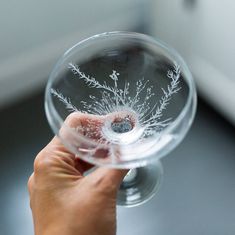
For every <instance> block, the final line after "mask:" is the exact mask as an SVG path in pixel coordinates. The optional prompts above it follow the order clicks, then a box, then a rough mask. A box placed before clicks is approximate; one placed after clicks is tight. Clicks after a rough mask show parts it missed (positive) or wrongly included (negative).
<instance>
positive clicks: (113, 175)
mask: <svg viewBox="0 0 235 235" xmlns="http://www.w3.org/2000/svg"><path fill="white" fill-rule="evenodd" d="M128 171H129V170H127V169H122V170H118V169H109V168H105V167H100V168H98V169H96V170H95V171H93V172H92V173H91V174H89V175H88V177H89V178H90V180H92V181H95V182H96V183H98V185H99V186H101V187H102V188H103V186H104V187H105V188H109V189H110V188H111V189H113V190H118V189H119V187H120V184H121V183H122V181H123V178H124V177H125V175H126V174H127V172H128Z"/></svg>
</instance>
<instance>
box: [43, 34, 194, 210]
mask: <svg viewBox="0 0 235 235" xmlns="http://www.w3.org/2000/svg"><path fill="white" fill-rule="evenodd" d="M196 101H197V99H196V89H195V85H194V81H193V78H192V75H191V73H190V71H189V69H188V67H187V65H186V64H185V62H184V61H183V59H182V58H181V57H180V56H179V54H178V53H177V52H176V51H175V50H173V49H172V48H170V47H169V46H168V45H166V44H165V43H163V42H160V41H159V40H156V39H154V38H151V37H150V36H147V35H144V34H139V33H132V32H108V33H102V34H99V35H95V36H92V37H90V38H88V39H85V40H83V41H81V42H78V43H77V44H76V45H74V46H73V47H72V48H70V49H69V50H68V51H67V52H65V54H64V55H63V56H62V57H61V58H60V60H59V61H58V63H57V64H56V66H55V67H54V69H53V71H52V73H51V75H50V78H49V81H48V84H47V87H46V93H45V110H46V115H47V118H48V121H49V124H50V126H51V128H52V130H53V131H54V133H55V134H57V135H58V136H59V138H60V139H61V140H62V142H63V144H64V145H65V146H66V147H67V148H68V149H69V150H70V151H71V152H73V153H74V154H75V155H76V156H77V157H79V158H80V159H82V160H84V161H86V162H89V163H92V164H94V165H97V166H106V167H112V168H119V169H122V168H126V169H131V170H129V172H128V174H127V176H126V177H125V178H124V180H123V183H122V184H121V186H120V190H119V192H118V201H117V203H118V204H119V205H125V206H136V205H139V204H141V203H143V202H145V201H147V200H149V199H150V198H151V197H152V196H153V195H154V194H155V193H156V192H157V190H158V189H159V185H160V183H161V179H162V174H163V168H162V165H161V162H160V160H159V159H160V158H161V157H163V156H165V155H166V154H167V153H169V152H170V151H171V150H173V149H174V148H175V147H176V146H177V145H178V144H179V143H180V141H181V140H182V139H183V138H184V136H185V135H186V133H187V131H188V130H189V128H190V126H191V124H192V121H193V118H194V116H195V111H196V103H197V102H196Z"/></svg>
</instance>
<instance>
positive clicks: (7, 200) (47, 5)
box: [0, 0, 235, 235]
mask: <svg viewBox="0 0 235 235" xmlns="http://www.w3.org/2000/svg"><path fill="white" fill-rule="evenodd" d="M234 12H235V2H234V1H232V0H223V1H219V0H174V1H172V0H119V1H112V0H99V1H91V0H86V1H84V0H80V1H75V0H74V1H73V0H67V1H55V0H51V1H45V0H41V1H32V0H21V1H16V0H7V1H6V0H1V1H0V30H1V31H0V120H1V122H0V161H1V164H0V190H1V191H0V209H1V214H0V234H4V235H18V234H24V235H30V234H33V225H32V218H31V212H30V208H29V198H28V193H27V179H28V177H29V175H30V174H31V172H32V170H33V169H32V166H33V160H34V157H35V155H36V154H37V153H38V152H39V151H40V149H41V148H43V147H44V145H45V144H46V143H47V142H48V141H49V140H50V139H51V137H52V136H53V135H52V132H51V130H50V128H49V125H48V124H47V120H46V118H45V114H44V107H43V102H44V97H43V96H44V88H45V84H46V82H47V80H48V76H49V73H50V71H51V70H52V67H53V65H54V64H55V63H56V61H57V60H58V58H59V57H60V56H61V55H62V54H63V52H64V51H65V50H67V49H68V48H69V47H71V46H72V45H73V44H75V43H76V42H78V41H80V40H81V39H84V38H86V37H88V36H91V35H93V34H96V33H101V32H105V31H116V30H125V31H136V32H142V33H146V34H149V35H151V36H153V37H155V38H159V39H161V40H163V41H165V42H166V43H168V44H169V45H171V46H172V47H174V48H175V49H176V50H177V51H178V52H179V53H180V54H181V55H182V56H183V58H184V59H185V60H186V62H187V64H188V65H189V67H190V69H191V71H192V73H193V76H194V78H195V81H196V84H197V87H198V93H199V104H198V111H197V115H196V119H195V122H194V124H193V126H192V128H191V130H190V132H189V134H188V135H187V137H186V138H185V140H184V141H183V142H182V143H181V144H180V146H178V147H177V149H176V150H174V151H173V152H172V153H171V154H169V156H166V157H165V158H163V160H162V162H163V164H164V170H165V173H164V183H163V185H162V187H161V190H160V191H159V193H158V195H156V196H155V197H154V198H153V199H152V200H151V201H150V202H148V203H146V204H144V205H142V206H139V207H136V208H132V209H127V208H118V235H124V234H128V235H131V234H135V235H142V234H144V233H145V234H149V235H155V234H161V235H178V234H179V235H183V234H191V235H192V234H193V235H194V234H195V235H196V234H207V235H209V234H213V235H216V234H220V235H221V234H226V235H230V234H231V235H232V234H235V203H234V201H235V132H234V130H235V128H234V125H235V69H234V68H235V44H234V41H235V14H234Z"/></svg>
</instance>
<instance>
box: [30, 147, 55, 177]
mask: <svg viewBox="0 0 235 235" xmlns="http://www.w3.org/2000/svg"><path fill="white" fill-rule="evenodd" d="M48 156H49V154H47V153H46V152H44V151H41V152H40V153H39V154H38V155H37V157H36V158H35V160H34V171H35V173H38V172H42V171H46V170H47V169H48V168H50V167H51V166H52V165H53V158H51V157H48Z"/></svg>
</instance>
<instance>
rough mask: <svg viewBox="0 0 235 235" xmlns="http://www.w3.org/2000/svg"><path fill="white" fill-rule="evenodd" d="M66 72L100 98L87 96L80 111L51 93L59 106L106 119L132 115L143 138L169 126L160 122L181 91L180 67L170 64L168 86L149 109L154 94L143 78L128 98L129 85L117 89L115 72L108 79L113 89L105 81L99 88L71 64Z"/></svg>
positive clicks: (166, 122)
mask: <svg viewBox="0 0 235 235" xmlns="http://www.w3.org/2000/svg"><path fill="white" fill-rule="evenodd" d="M68 68H69V69H70V70H71V71H72V73H73V74H74V75H76V78H77V79H80V80H83V81H84V82H85V84H86V85H87V86H88V87H89V88H94V89H100V97H96V96H93V95H90V96H89V98H90V100H89V101H81V104H82V105H83V110H79V109H78V108H77V107H76V106H75V105H73V104H72V103H71V100H70V98H68V97H65V96H64V95H63V94H62V93H61V92H60V91H59V90H55V89H51V93H52V95H54V96H55V97H57V98H58V99H59V100H60V101H61V102H63V103H64V104H65V107H66V108H67V109H68V110H69V111H71V112H78V111H79V112H83V113H90V114H95V115H107V114H110V113H113V112H120V111H127V112H132V113H133V112H134V113H135V114H136V116H137V117H138V122H139V124H140V125H141V127H143V128H144V132H143V136H144V137H147V136H150V135H152V134H154V133H160V132H161V131H162V130H163V129H164V128H165V127H167V126H168V125H169V124H170V123H171V119H170V118H169V119H165V120H161V118H162V116H163V111H164V110H166V108H167V106H168V104H169V103H170V101H171V99H172V96H173V95H174V94H176V93H177V92H178V91H179V90H180V89H181V87H180V86H179V83H180V66H179V65H177V64H176V63H174V67H173V69H172V70H168V72H167V77H168V79H169V84H168V85H167V87H166V88H161V90H162V96H161V97H160V99H159V101H158V102H157V103H156V104H155V105H153V106H151V105H150V99H151V97H153V96H154V95H155V93H154V92H153V86H151V85H149V80H145V79H144V78H142V79H140V80H138V81H137V82H136V84H135V87H136V89H135V91H136V92H135V95H132V96H131V95H130V91H129V90H130V85H131V86H133V84H130V83H129V82H125V85H124V87H123V88H120V87H118V79H119V76H120V74H119V73H118V72H117V71H115V70H113V71H112V74H110V75H109V79H112V81H113V86H110V85H108V84H107V83H106V82H105V81H104V82H103V83H102V84H101V83H100V82H99V81H97V80H96V79H95V78H94V77H91V76H89V75H87V74H85V73H84V72H82V71H81V70H80V68H79V67H78V66H77V65H75V64H73V63H69V66H68Z"/></svg>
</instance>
